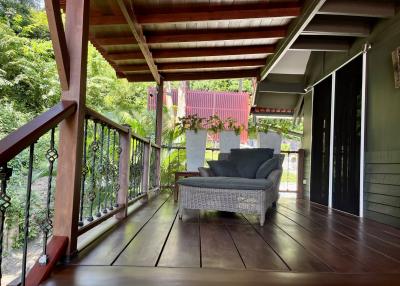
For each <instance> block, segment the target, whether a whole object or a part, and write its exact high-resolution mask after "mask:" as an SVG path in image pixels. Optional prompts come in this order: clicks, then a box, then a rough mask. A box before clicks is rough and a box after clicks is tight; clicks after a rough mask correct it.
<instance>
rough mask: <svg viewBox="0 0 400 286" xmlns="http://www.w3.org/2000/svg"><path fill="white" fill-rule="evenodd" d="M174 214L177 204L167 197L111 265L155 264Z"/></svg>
mask: <svg viewBox="0 0 400 286" xmlns="http://www.w3.org/2000/svg"><path fill="white" fill-rule="evenodd" d="M176 216H177V204H175V203H174V201H173V199H172V198H169V199H168V200H167V202H165V204H164V205H163V206H162V207H161V208H160V209H159V210H158V211H157V213H156V214H155V215H154V216H153V217H152V219H151V220H150V221H149V222H148V223H147V224H146V225H145V226H144V227H143V229H142V230H141V231H140V232H139V233H138V234H137V236H136V237H135V238H134V239H133V240H132V242H131V243H130V244H129V245H128V246H127V247H126V248H125V249H124V250H123V252H122V253H121V254H120V256H119V257H118V258H117V259H116V261H115V262H114V263H113V265H126V266H128V265H129V266H155V265H156V263H157V260H158V258H159V256H160V253H161V251H162V248H163V246H164V242H165V241H166V239H167V237H168V234H169V232H170V230H171V227H172V224H173V222H174V220H175V219H176Z"/></svg>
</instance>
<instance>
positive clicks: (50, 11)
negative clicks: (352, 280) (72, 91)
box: [45, 0, 70, 90]
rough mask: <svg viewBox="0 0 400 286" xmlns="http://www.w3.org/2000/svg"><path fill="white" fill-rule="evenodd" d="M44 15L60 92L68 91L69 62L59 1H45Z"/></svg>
mask: <svg viewBox="0 0 400 286" xmlns="http://www.w3.org/2000/svg"><path fill="white" fill-rule="evenodd" d="M45 6H46V15H47V20H48V22H49V30H50V35H51V41H52V43H53V49H54V56H55V58H56V63H57V70H58V75H59V77H60V84H61V89H62V90H68V89H69V74H70V73H69V71H70V66H69V63H70V60H69V53H68V47H67V41H66V38H65V32H64V26H63V22H62V19H61V8H60V1H59V0H45Z"/></svg>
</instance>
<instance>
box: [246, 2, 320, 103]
mask: <svg viewBox="0 0 400 286" xmlns="http://www.w3.org/2000/svg"><path fill="white" fill-rule="evenodd" d="M325 2H326V0H308V1H306V2H305V4H304V8H303V12H302V14H301V16H299V17H298V18H296V19H295V20H294V21H293V23H292V24H291V25H290V26H289V29H288V35H287V37H285V38H284V39H283V40H282V41H280V42H279V44H278V47H277V51H276V53H275V54H274V55H273V56H271V57H270V58H269V59H268V62H267V65H266V66H265V68H264V69H262V71H261V80H263V79H265V78H266V77H267V75H268V74H269V73H270V72H271V71H272V69H273V68H274V67H275V66H276V65H277V63H278V62H279V61H280V60H281V59H282V57H283V56H284V55H285V54H286V52H287V51H288V50H289V48H290V46H291V45H292V44H293V43H294V42H295V41H296V39H297V38H298V37H299V36H300V34H301V33H302V32H303V30H304V29H305V28H306V27H307V25H308V24H309V23H310V22H311V20H312V19H313V18H314V16H315V14H316V13H317V12H318V10H319V9H320V8H321V7H322V6H323V5H324V3H325ZM253 99H254V100H256V96H254V97H253ZM253 103H254V102H253Z"/></svg>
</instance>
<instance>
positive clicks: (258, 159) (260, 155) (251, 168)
mask: <svg viewBox="0 0 400 286" xmlns="http://www.w3.org/2000/svg"><path fill="white" fill-rule="evenodd" d="M273 154H274V150H273V149H270V148H255V149H232V150H231V156H230V160H231V161H232V162H233V163H234V164H235V165H236V168H237V170H238V172H239V175H240V177H242V178H249V179H254V178H255V177H256V173H257V170H258V168H259V167H260V165H261V164H262V163H264V162H265V161H267V160H268V159H271V158H272V156H273Z"/></svg>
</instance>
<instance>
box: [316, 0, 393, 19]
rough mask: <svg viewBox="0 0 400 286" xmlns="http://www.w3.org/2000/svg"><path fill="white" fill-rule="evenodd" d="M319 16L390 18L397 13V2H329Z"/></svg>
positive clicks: (342, 0) (366, 0)
mask: <svg viewBox="0 0 400 286" xmlns="http://www.w3.org/2000/svg"><path fill="white" fill-rule="evenodd" d="M318 13H319V14H325V15H345V16H362V17H376V18H389V17H393V16H394V15H395V13H396V7H395V1H388V0H363V1H360V0H359V1H349V0H329V1H327V2H326V3H325V5H324V6H322V8H321V9H320V10H319V12H318Z"/></svg>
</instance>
